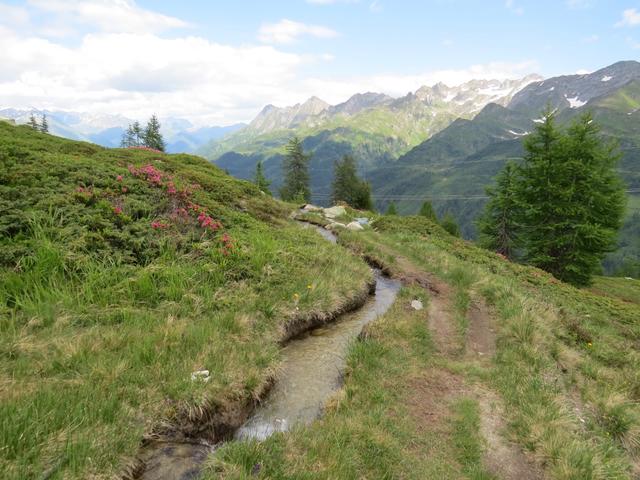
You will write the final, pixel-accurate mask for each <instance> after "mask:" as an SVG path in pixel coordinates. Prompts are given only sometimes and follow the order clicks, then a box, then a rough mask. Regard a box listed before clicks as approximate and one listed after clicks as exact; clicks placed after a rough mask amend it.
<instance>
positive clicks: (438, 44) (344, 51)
mask: <svg viewBox="0 0 640 480" xmlns="http://www.w3.org/2000/svg"><path fill="white" fill-rule="evenodd" d="M638 59H640V0H555V1H551V0H422V1H418V0H414V1H409V0H282V1H267V0H262V1H258V0H256V1H242V0H233V1H232V0H225V1H220V0H208V1H207V0H181V1H167V0H156V1H150V0H137V1H134V0H26V1H24V0H23V1H11V0H0V107H14V108H38V109H49V110H69V111H79V112H89V113H96V114H104V113H109V114H122V115H125V116H127V117H129V118H139V119H144V118H146V117H148V116H149V115H150V114H151V113H157V114H158V115H160V116H161V117H168V116H173V117H182V118H186V119H189V120H190V121H191V122H192V123H194V124H196V125H230V124H233V123H236V122H241V121H242V122H247V121H250V120H251V119H252V118H253V117H254V116H255V115H256V114H257V113H258V112H259V111H260V110H261V109H262V108H263V107H264V106H265V105H267V104H274V105H277V106H286V105H293V104H295V103H298V102H303V101H305V100H306V99H307V98H309V97H311V96H313V95H315V96H318V97H320V98H322V99H323V100H325V101H327V102H329V103H332V104H336V103H339V102H342V101H345V100H347V99H348V98H349V97H350V96H351V95H353V94H354V93H358V92H366V91H376V92H383V93H387V94H389V95H392V96H401V95H405V94H406V93H408V92H409V91H415V90H417V89H418V88H419V87H420V86H422V85H432V84H434V83H436V82H438V81H443V82H444V83H447V84H449V85H456V84H460V83H462V82H465V81H468V80H470V79H472V78H497V79H506V78H519V77H523V76H525V75H527V74H529V73H538V74H540V75H543V76H545V77H550V76H555V75H560V74H572V73H584V72H590V71H595V70H597V69H599V68H602V67H605V66H607V65H610V64H611V63H614V62H616V61H619V60H638Z"/></svg>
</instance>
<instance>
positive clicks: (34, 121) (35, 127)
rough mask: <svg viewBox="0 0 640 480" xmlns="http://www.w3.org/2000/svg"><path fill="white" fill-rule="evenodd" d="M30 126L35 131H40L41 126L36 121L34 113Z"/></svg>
mask: <svg viewBox="0 0 640 480" xmlns="http://www.w3.org/2000/svg"><path fill="white" fill-rule="evenodd" d="M28 125H29V126H30V127H31V128H33V129H34V130H38V131H39V130H40V125H38V121H37V120H36V116H35V115H34V114H33V113H32V114H31V115H30V116H29V123H28Z"/></svg>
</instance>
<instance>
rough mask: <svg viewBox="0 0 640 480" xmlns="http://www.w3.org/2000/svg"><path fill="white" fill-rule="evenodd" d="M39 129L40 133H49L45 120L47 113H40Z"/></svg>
mask: <svg viewBox="0 0 640 480" xmlns="http://www.w3.org/2000/svg"><path fill="white" fill-rule="evenodd" d="M40 131H41V132H42V133H49V122H48V121H47V114H46V113H43V114H42V123H41V124H40Z"/></svg>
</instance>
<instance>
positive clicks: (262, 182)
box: [253, 162, 271, 195]
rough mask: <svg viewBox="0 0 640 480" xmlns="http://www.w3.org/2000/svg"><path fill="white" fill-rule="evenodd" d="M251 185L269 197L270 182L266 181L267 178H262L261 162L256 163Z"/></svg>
mask: <svg viewBox="0 0 640 480" xmlns="http://www.w3.org/2000/svg"><path fill="white" fill-rule="evenodd" d="M253 183H255V184H256V185H257V186H258V188H259V189H260V191H262V192H264V193H266V194H267V195H271V190H269V186H270V185H271V182H270V181H269V180H267V177H265V176H264V172H263V171H262V162H258V163H257V164H256V175H255V178H254V180H253Z"/></svg>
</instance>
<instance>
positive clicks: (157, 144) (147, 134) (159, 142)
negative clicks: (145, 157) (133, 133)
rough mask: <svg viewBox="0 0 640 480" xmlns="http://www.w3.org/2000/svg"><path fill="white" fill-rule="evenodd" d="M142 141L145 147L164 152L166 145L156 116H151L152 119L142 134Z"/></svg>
mask: <svg viewBox="0 0 640 480" xmlns="http://www.w3.org/2000/svg"><path fill="white" fill-rule="evenodd" d="M142 139H143V144H144V146H145V147H149V148H153V149H155V150H160V151H161V152H164V149H165V143H164V139H163V138H162V134H161V133H160V122H159V121H158V117H156V115H155V114H154V115H151V118H150V119H149V121H148V122H147V126H146V128H145V129H144V133H143V134H142Z"/></svg>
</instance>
